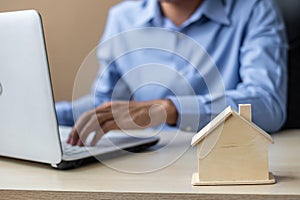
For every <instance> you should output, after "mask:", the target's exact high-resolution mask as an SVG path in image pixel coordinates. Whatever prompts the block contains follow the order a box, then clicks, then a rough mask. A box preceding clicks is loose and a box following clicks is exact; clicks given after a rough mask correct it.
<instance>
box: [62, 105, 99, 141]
mask: <svg viewBox="0 0 300 200" xmlns="http://www.w3.org/2000/svg"><path fill="white" fill-rule="evenodd" d="M94 113H95V111H94V110H92V111H89V112H85V113H84V114H83V115H82V116H81V117H80V118H79V119H78V120H77V122H76V124H75V125H74V127H73V128H72V131H71V132H70V134H69V138H68V140H67V143H68V144H71V145H75V144H76V143H77V142H78V139H79V134H78V133H79V131H80V130H81V129H82V128H83V127H84V126H85V123H86V122H87V121H88V120H89V119H90V116H91V115H93V114H94Z"/></svg>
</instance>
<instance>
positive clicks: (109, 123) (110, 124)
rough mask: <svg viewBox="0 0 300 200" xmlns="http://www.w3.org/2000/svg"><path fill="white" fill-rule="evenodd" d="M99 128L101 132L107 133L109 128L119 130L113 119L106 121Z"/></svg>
mask: <svg viewBox="0 0 300 200" xmlns="http://www.w3.org/2000/svg"><path fill="white" fill-rule="evenodd" d="M101 129H102V131H103V133H104V134H105V133H107V132H109V131H111V130H119V129H120V128H119V126H118V125H117V123H116V122H115V121H114V120H110V121H106V122H105V123H104V124H102V126H101Z"/></svg>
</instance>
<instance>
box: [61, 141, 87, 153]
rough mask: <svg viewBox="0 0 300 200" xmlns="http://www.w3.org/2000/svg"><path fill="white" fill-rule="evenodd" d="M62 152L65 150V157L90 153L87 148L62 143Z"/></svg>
mask: <svg viewBox="0 0 300 200" xmlns="http://www.w3.org/2000/svg"><path fill="white" fill-rule="evenodd" d="M62 150H63V154H65V155H68V156H70V155H75V154H80V153H83V152H86V151H88V150H87V148H86V147H80V146H72V145H70V144H68V143H64V142H63V143H62Z"/></svg>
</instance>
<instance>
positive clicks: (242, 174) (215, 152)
mask: <svg viewBox="0 0 300 200" xmlns="http://www.w3.org/2000/svg"><path fill="white" fill-rule="evenodd" d="M269 143H274V142H273V139H272V137H271V136H270V135H269V134H268V133H266V132H265V131H263V130H262V129H261V128H259V127H258V126H257V125H255V124H254V123H252V121H251V105H250V104H242V105H239V113H238V112H236V111H235V110H233V109H232V108H231V107H227V108H226V109H225V110H224V111H223V112H222V113H220V114H219V115H218V116H217V117H216V118H214V119H213V120H212V121H211V122H210V123H209V124H207V125H206V126H205V127H204V128H203V129H202V130H201V131H200V132H199V133H197V134H196V135H195V136H194V137H193V139H192V142H191V145H192V146H195V145H198V153H197V154H198V173H194V174H193V177H192V184H193V185H232V184H271V183H275V179H274V177H273V175H272V173H269V163H268V144H269Z"/></svg>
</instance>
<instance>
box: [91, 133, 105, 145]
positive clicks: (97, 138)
mask: <svg viewBox="0 0 300 200" xmlns="http://www.w3.org/2000/svg"><path fill="white" fill-rule="evenodd" d="M103 135H104V133H103V131H102V130H101V129H100V130H98V131H97V132H96V133H95V135H94V137H93V140H92V142H91V146H95V145H96V144H97V142H98V141H99V140H100V139H101V138H102V137H103Z"/></svg>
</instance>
